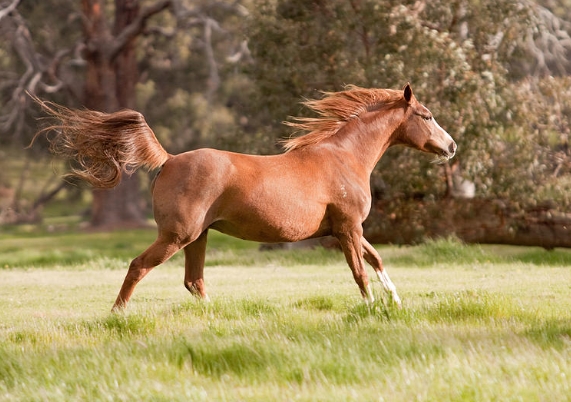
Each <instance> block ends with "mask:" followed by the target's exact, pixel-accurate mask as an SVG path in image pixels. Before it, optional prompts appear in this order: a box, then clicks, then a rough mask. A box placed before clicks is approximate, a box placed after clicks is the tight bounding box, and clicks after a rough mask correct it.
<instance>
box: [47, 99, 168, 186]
mask: <svg viewBox="0 0 571 402" xmlns="http://www.w3.org/2000/svg"><path fill="white" fill-rule="evenodd" d="M36 101H37V102H38V103H39V104H40V105H41V106H42V108H43V109H44V111H46V112H47V113H48V114H49V115H50V116H51V117H52V118H53V119H54V122H53V124H51V125H49V126H48V127H45V128H44V129H42V130H41V131H39V132H38V134H36V136H38V135H40V134H41V133H44V132H52V131H53V132H55V136H53V137H50V138H49V140H50V143H51V150H52V152H54V153H55V154H58V155H61V156H64V157H66V158H71V159H74V160H76V161H77V163H78V165H79V166H78V167H75V168H73V170H72V173H71V174H72V175H75V176H78V177H80V178H82V179H84V180H86V181H87V182H89V183H90V184H91V185H93V186H95V187H101V188H111V187H115V186H116V185H117V184H119V182H120V181H121V176H122V173H123V172H124V173H127V174H131V173H133V172H134V171H135V170H137V169H138V168H139V167H142V166H145V167H147V168H148V169H155V168H158V167H161V166H162V165H163V164H164V163H165V162H166V161H167V160H168V159H169V158H170V157H171V155H169V154H168V153H167V152H166V151H165V149H164V148H163V147H162V146H161V144H160V143H159V141H158V140H157V138H156V137H155V134H154V133H153V130H151V128H150V127H149V126H148V125H147V123H146V121H145V118H144V117H143V115H142V114H141V113H139V112H136V111H134V110H128V109H126V110H121V111H119V112H115V113H101V112H96V111H92V110H77V109H68V108H66V107H64V106H61V105H58V104H55V103H51V102H44V101H41V100H39V99H36Z"/></svg>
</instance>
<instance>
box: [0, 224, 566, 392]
mask: <svg viewBox="0 0 571 402" xmlns="http://www.w3.org/2000/svg"><path fill="white" fill-rule="evenodd" d="M153 236H154V232H153V231H150V232H147V231H142V232H139V231H134V232H123V233H118V234H112V235H103V234H74V235H73V236H71V237H73V239H74V242H75V244H76V245H78V246H79V245H81V247H84V248H85V249H87V250H92V251H91V252H92V253H93V255H91V256H90V255H79V256H76V258H78V259H80V260H81V262H77V263H73V261H71V257H70V260H69V261H68V260H65V257H62V259H63V262H59V263H58V259H57V256H56V255H54V256H53V257H52V259H51V260H48V261H47V262H46V263H45V265H41V264H39V263H37V262H30V260H29V259H27V258H26V257H25V255H24V254H23V253H22V254H18V253H19V250H18V248H17V247H15V246H14V244H15V243H14V242H16V240H17V239H11V240H9V239H3V240H0V250H2V251H0V255H3V254H2V253H3V252H4V251H6V250H7V249H11V250H12V251H9V254H10V253H12V254H11V255H13V256H14V257H13V260H12V263H11V264H13V265H11V267H10V268H9V269H0V305H1V306H2V309H0V395H1V396H0V400H6V401H12V400H14V401H20V400H47V401H50V400H53V401H56V400H57V401H61V400H169V401H171V400H173V401H177V400H180V401H188V400H190V401H193V400H230V401H234V400H255V401H256V400H258V401H266V400H303V401H314V400H324V401H329V400H349V401H361V400H387V401H393V400H399V401H401V400H402V401H409V400H422V401H424V400H426V401H452V400H453V401H458V400H463V401H464V400H466V401H482V400H502V401H504V400H505V401H510V400H513V401H516V400H545V398H546V395H548V396H549V398H548V399H549V400H568V399H569V395H571V382H570V381H569V378H570V376H571V347H570V346H571V324H570V323H571V296H570V294H571V292H570V290H571V271H570V270H569V269H568V268H567V267H566V266H564V261H566V258H567V252H566V251H564V250H561V251H559V250H555V251H556V252H558V255H559V256H558V257H557V258H555V259H553V258H550V257H549V256H550V255H551V254H550V253H551V252H546V251H543V250H540V249H529V248H527V249H525V248H503V247H497V246H481V247H479V246H466V245H463V244H461V243H459V242H457V241H454V240H450V239H449V240H443V241H441V242H432V243H430V244H427V245H424V246H417V247H400V248H397V247H388V246H383V247H380V248H379V249H380V252H381V255H382V256H383V257H384V261H385V264H386V265H387V267H388V269H389V273H390V275H391V277H392V279H393V281H394V282H395V284H396V285H397V287H398V289H399V292H400V294H401V296H402V298H403V308H402V309H397V308H395V306H392V305H391V303H390V301H388V300H387V299H386V297H385V295H384V293H383V292H382V290H381V286H380V284H379V283H378V282H375V283H374V284H373V285H374V286H373V289H374V293H375V295H376V296H377V301H376V302H375V303H374V304H372V305H369V306H367V305H365V304H363V303H362V301H361V298H360V296H359V294H358V290H357V287H356V285H355V284H354V283H353V280H352V277H351V274H350V271H349V269H348V268H347V267H346V265H345V263H344V259H343V257H342V255H341V254H340V253H338V252H335V251H326V250H313V251H311V250H302V251H299V250H296V251H295V252H286V251H279V252H274V251H272V252H260V251H258V250H257V245H255V244H251V243H242V242H241V241H237V240H233V239H229V238H225V237H221V236H220V237H219V235H216V234H214V235H213V236H212V237H211V243H212V244H211V245H210V248H209V256H210V265H209V266H208V267H207V268H206V270H205V276H206V282H207V289H208V292H209V294H210V296H211V298H212V302H211V303H201V302H199V301H197V300H195V299H193V298H192V297H191V296H190V295H189V294H188V292H187V291H186V290H185V289H184V287H183V286H182V278H183V271H184V268H183V261H182V257H181V256H177V257H175V258H174V259H173V261H171V262H169V263H166V264H164V265H163V266H160V267H157V268H156V269H155V270H154V271H152V272H151V273H150V274H149V276H147V277H146V278H145V279H144V280H143V282H141V283H140V284H139V286H138V287H137V289H136V291H135V294H134V296H133V298H132V300H131V304H130V305H129V307H128V309H127V310H126V311H124V312H122V313H119V314H111V313H110V312H109V309H110V307H111V304H112V303H113V301H114V298H115V296H116V293H117V291H118V290H119V286H120V284H121V282H122V279H123V276H124V274H125V271H126V267H127V264H128V261H129V259H130V258H132V256H130V255H129V256H128V254H129V253H131V252H132V251H135V250H134V249H130V248H128V249H124V248H123V247H124V246H117V244H122V243H128V242H129V240H130V241H132V242H133V246H129V247H133V248H139V247H142V248H144V247H145V246H146V243H147V242H149V241H152V238H153ZM71 237H66V236H54V237H53V238H49V237H45V238H44V237H42V238H38V237H30V238H27V237H24V238H21V239H20V241H21V244H22V245H26V244H34V246H33V247H34V248H37V249H39V250H44V251H46V250H49V249H61V250H62V253H63V252H64V250H66V247H68V246H67V245H66V243H67V242H68V241H69V239H70V238H71ZM41 239H45V243H44V241H43V240H41ZM58 239H59V240H58ZM27 242H32V243H27ZM435 250H439V251H435ZM40 254H41V253H40ZM530 255H532V256H533V257H532V258H530V257H529V256H530ZM542 255H543V256H544V257H545V258H543V259H542V258H541V256H542ZM207 258H208V257H207ZM533 261H537V262H533ZM36 264H37V265H36Z"/></svg>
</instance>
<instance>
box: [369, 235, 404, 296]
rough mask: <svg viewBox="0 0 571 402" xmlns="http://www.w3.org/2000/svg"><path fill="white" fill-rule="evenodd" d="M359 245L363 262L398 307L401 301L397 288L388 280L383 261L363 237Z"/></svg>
mask: <svg viewBox="0 0 571 402" xmlns="http://www.w3.org/2000/svg"><path fill="white" fill-rule="evenodd" d="M361 244H362V245H363V254H364V258H365V260H366V261H367V262H368V263H369V264H371V266H372V267H373V269H374V270H375V272H376V273H377V276H378V277H379V280H380V281H381V283H382V284H383V287H384V288H385V290H386V291H387V292H388V293H389V294H390V295H391V297H392V299H393V301H394V302H395V303H396V304H397V305H398V306H399V307H400V306H401V300H400V297H399V295H398V294H397V288H396V286H395V285H394V283H393V282H392V281H391V278H389V274H387V271H386V270H385V269H384V268H383V260H382V259H381V256H380V255H379V253H377V250H375V248H374V247H373V246H372V245H371V243H369V242H368V241H367V240H366V239H365V238H364V237H362V238H361Z"/></svg>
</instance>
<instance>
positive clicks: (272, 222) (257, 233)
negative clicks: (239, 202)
mask: <svg viewBox="0 0 571 402" xmlns="http://www.w3.org/2000/svg"><path fill="white" fill-rule="evenodd" d="M225 215H226V216H225V217H221V219H219V220H217V221H216V222H214V223H213V224H212V225H211V226H210V227H211V228H213V229H216V230H218V231H220V232H222V233H226V234H228V235H231V236H234V237H238V238H241V239H245V240H253V241H260V242H293V241H299V240H303V239H307V238H310V237H320V236H325V235H327V234H329V231H330V227H329V222H328V219H326V208H325V207H321V206H318V205H315V206H313V207H308V206H307V205H303V206H285V205H267V206H265V207H263V208H256V207H253V206H248V207H246V206H244V208H241V209H239V210H236V211H234V212H233V213H231V214H225Z"/></svg>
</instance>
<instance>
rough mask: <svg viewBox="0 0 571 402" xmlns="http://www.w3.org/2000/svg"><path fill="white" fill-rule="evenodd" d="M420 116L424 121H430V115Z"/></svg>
mask: <svg viewBox="0 0 571 402" xmlns="http://www.w3.org/2000/svg"><path fill="white" fill-rule="evenodd" d="M422 118H423V119H424V120H426V121H430V120H431V119H432V116H422Z"/></svg>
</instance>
